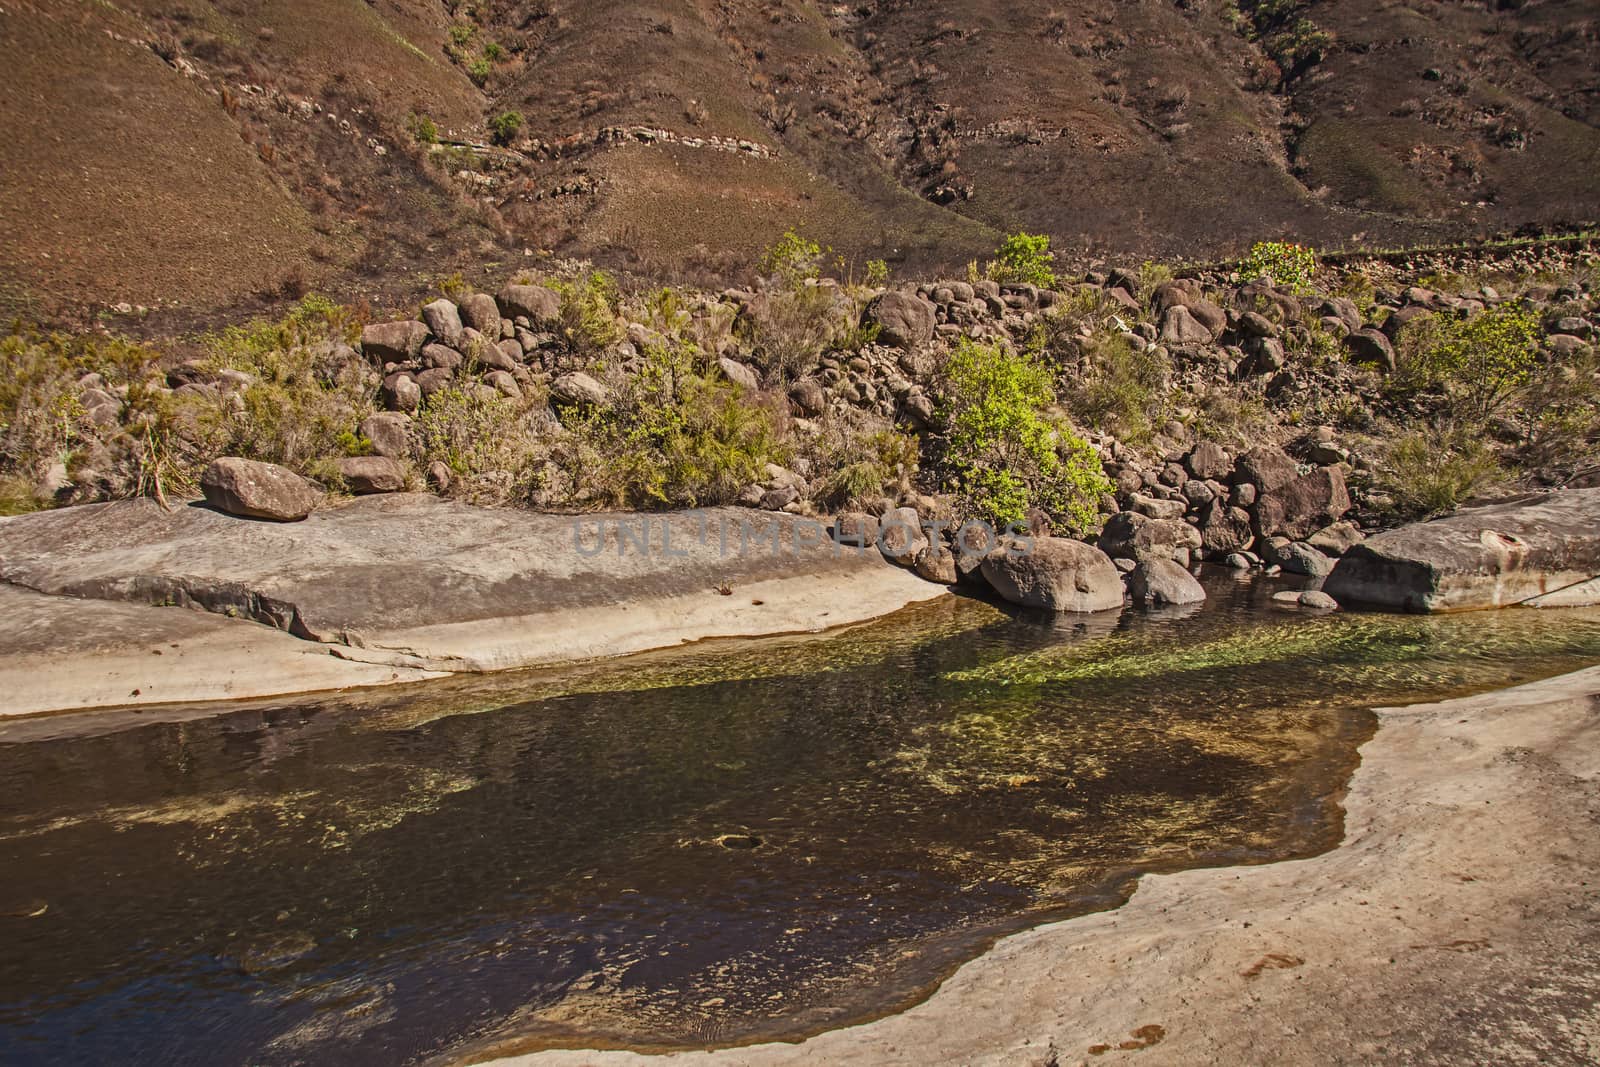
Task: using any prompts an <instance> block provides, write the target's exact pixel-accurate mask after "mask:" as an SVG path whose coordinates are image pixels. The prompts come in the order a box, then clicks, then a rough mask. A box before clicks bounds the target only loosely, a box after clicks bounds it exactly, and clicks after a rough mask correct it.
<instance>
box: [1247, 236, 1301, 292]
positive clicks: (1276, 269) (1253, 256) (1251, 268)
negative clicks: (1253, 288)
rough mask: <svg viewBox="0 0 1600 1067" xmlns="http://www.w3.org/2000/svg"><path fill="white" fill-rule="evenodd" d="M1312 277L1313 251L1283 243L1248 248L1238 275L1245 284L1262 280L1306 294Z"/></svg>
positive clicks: (1264, 242) (1274, 242) (1264, 243)
mask: <svg viewBox="0 0 1600 1067" xmlns="http://www.w3.org/2000/svg"><path fill="white" fill-rule="evenodd" d="M1316 273H1317V253H1316V250H1315V249H1313V248H1311V247H1310V246H1309V245H1301V244H1293V243H1290V242H1284V241H1257V242H1256V243H1255V244H1254V245H1251V246H1250V255H1249V256H1248V257H1247V258H1246V259H1245V261H1244V267H1243V269H1242V270H1241V271H1240V274H1241V275H1242V276H1243V277H1244V279H1245V280H1246V281H1253V280H1255V279H1258V278H1264V279H1266V280H1267V281H1270V282H1271V283H1272V284H1274V285H1280V286H1283V287H1285V288H1287V289H1291V290H1293V291H1294V292H1296V293H1309V292H1310V291H1311V280H1312V279H1313V278H1314V277H1316Z"/></svg>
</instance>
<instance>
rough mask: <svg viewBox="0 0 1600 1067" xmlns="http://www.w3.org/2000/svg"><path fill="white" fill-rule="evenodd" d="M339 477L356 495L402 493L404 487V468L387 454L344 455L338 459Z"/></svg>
mask: <svg viewBox="0 0 1600 1067" xmlns="http://www.w3.org/2000/svg"><path fill="white" fill-rule="evenodd" d="M339 477H341V478H343V479H344V484H345V488H347V489H349V490H350V491H351V492H352V493H355V494H356V495H357V496H368V495H370V494H373V493H403V492H405V488H406V472H405V470H404V468H402V467H401V466H400V464H399V463H398V462H397V461H395V460H393V459H390V458H389V457H388V456H346V457H345V458H344V459H341V460H340V461H339Z"/></svg>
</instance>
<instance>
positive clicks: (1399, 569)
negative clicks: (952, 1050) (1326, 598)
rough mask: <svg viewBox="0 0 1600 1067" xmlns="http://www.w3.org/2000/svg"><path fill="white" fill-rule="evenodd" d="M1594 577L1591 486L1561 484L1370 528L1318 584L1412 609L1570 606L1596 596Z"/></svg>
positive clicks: (1597, 520) (1599, 548) (1338, 594)
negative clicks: (1375, 530)
mask: <svg viewBox="0 0 1600 1067" xmlns="http://www.w3.org/2000/svg"><path fill="white" fill-rule="evenodd" d="M1596 577H1600V489H1569V490H1565V491H1563V492H1558V493H1551V494H1549V495H1548V496H1543V497H1537V498H1534V499H1531V500H1524V501H1516V502H1513V503H1509V504H1497V505H1493V506H1490V507H1484V508H1472V509H1470V510H1467V511H1462V512H1458V513H1456V514H1454V515H1451V516H1448V517H1446V518H1442V519H1435V520H1434V521H1433V522H1424V523H1416V524H1414V525H1411V526H1403V527H1401V528H1400V529H1398V530H1388V531H1385V532H1384V533H1380V534H1377V535H1376V536H1373V537H1370V538H1368V539H1367V540H1366V541H1363V542H1362V543H1361V544H1359V545H1356V546H1355V547H1353V548H1351V549H1350V551H1348V552H1346V553H1345V555H1344V558H1343V559H1341V560H1340V561H1339V563H1338V565H1337V566H1335V567H1334V569H1333V573H1332V574H1330V575H1328V580H1327V582H1326V583H1324V585H1323V589H1324V591H1325V592H1327V593H1329V594H1331V595H1332V596H1333V597H1334V598H1335V599H1336V600H1338V601H1339V603H1341V604H1345V605H1350V604H1368V605H1374V606H1378V607H1388V608H1398V609H1402V610H1405V611H1418V612H1430V611H1471V610H1476V609H1482V608H1502V607H1509V606H1511V605H1514V604H1523V603H1526V602H1529V601H1534V600H1538V601H1539V602H1540V605H1548V606H1562V607H1580V606H1583V605H1587V604H1596V603H1600V582H1595V581H1593V579H1595V578H1596ZM1558 594H1560V595H1558ZM1536 606H1538V605H1536Z"/></svg>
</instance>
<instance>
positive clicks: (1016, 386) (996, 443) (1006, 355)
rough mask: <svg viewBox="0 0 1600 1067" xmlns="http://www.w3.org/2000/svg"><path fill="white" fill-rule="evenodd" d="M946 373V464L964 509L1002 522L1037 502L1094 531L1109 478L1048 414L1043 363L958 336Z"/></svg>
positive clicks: (1049, 393)
mask: <svg viewBox="0 0 1600 1067" xmlns="http://www.w3.org/2000/svg"><path fill="white" fill-rule="evenodd" d="M946 374H947V377H948V393H947V399H946V401H945V404H944V405H943V407H944V417H945V420H946V424H947V427H948V454H947V462H948V465H949V468H950V473H951V475H952V480H953V482H954V488H955V489H956V491H957V492H958V493H959V494H960V496H961V499H962V505H963V510H964V511H965V512H966V513H967V515H968V516H970V517H972V518H981V519H984V520H986V521H989V522H994V523H999V524H1006V523H1014V522H1021V521H1023V519H1024V518H1025V516H1026V514H1027V511H1028V509H1029V508H1031V507H1039V508H1043V509H1044V510H1045V511H1046V512H1048V513H1050V514H1051V515H1053V516H1054V517H1056V518H1058V519H1060V520H1061V521H1062V522H1063V523H1064V524H1065V525H1066V526H1067V527H1068V528H1070V529H1072V530H1073V531H1076V532H1086V531H1088V530H1090V529H1093V528H1094V527H1095V526H1096V525H1097V524H1098V518H1099V502H1100V497H1101V496H1102V495H1103V494H1105V493H1108V492H1109V491H1110V489H1111V486H1110V482H1109V481H1108V480H1107V478H1106V475H1105V471H1104V469H1103V468H1102V467H1101V465H1100V460H1099V457H1098V456H1096V455H1095V452H1094V450H1093V449H1092V448H1091V447H1090V446H1089V444H1088V443H1087V442H1085V441H1084V440H1083V439H1082V438H1081V437H1079V436H1077V435H1076V434H1075V433H1073V432H1072V430H1071V428H1070V427H1068V426H1067V425H1066V424H1065V423H1063V422H1062V421H1060V420H1057V419H1054V418H1051V417H1050V416H1049V415H1047V414H1046V412H1047V410H1048V409H1049V408H1050V407H1051V406H1052V405H1053V404H1054V403H1055V392H1054V389H1053V387H1052V382H1051V375H1050V371H1049V369H1048V368H1047V367H1046V366H1045V365H1044V364H1043V363H1042V362H1041V361H1039V360H1038V359H1037V358H1036V357H1034V356H1031V355H1028V354H1016V353H1012V352H1009V351H1007V350H1006V349H1004V348H1001V347H1000V346H998V345H986V344H979V343H977V342H975V341H973V340H971V339H969V338H963V339H962V341H961V343H960V344H959V345H958V346H957V348H956V351H955V352H954V353H953V354H952V355H951V357H950V360H949V363H948V364H947V366H946Z"/></svg>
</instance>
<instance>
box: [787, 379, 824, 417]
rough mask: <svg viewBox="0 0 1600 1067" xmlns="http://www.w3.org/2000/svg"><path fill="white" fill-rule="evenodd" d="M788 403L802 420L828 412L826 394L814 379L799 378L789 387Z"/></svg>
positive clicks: (820, 384) (819, 383)
mask: <svg viewBox="0 0 1600 1067" xmlns="http://www.w3.org/2000/svg"><path fill="white" fill-rule="evenodd" d="M789 401H790V403H792V404H793V405H794V410H795V413H796V414H797V415H799V416H801V417H802V418H808V419H809V418H813V417H815V416H817V415H821V414H822V413H823V412H824V411H826V410H828V394H827V392H826V390H824V389H823V388H822V383H821V382H819V381H817V380H816V379H815V378H801V379H800V380H799V381H798V382H795V383H794V384H793V385H791V386H790V387H789Z"/></svg>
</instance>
